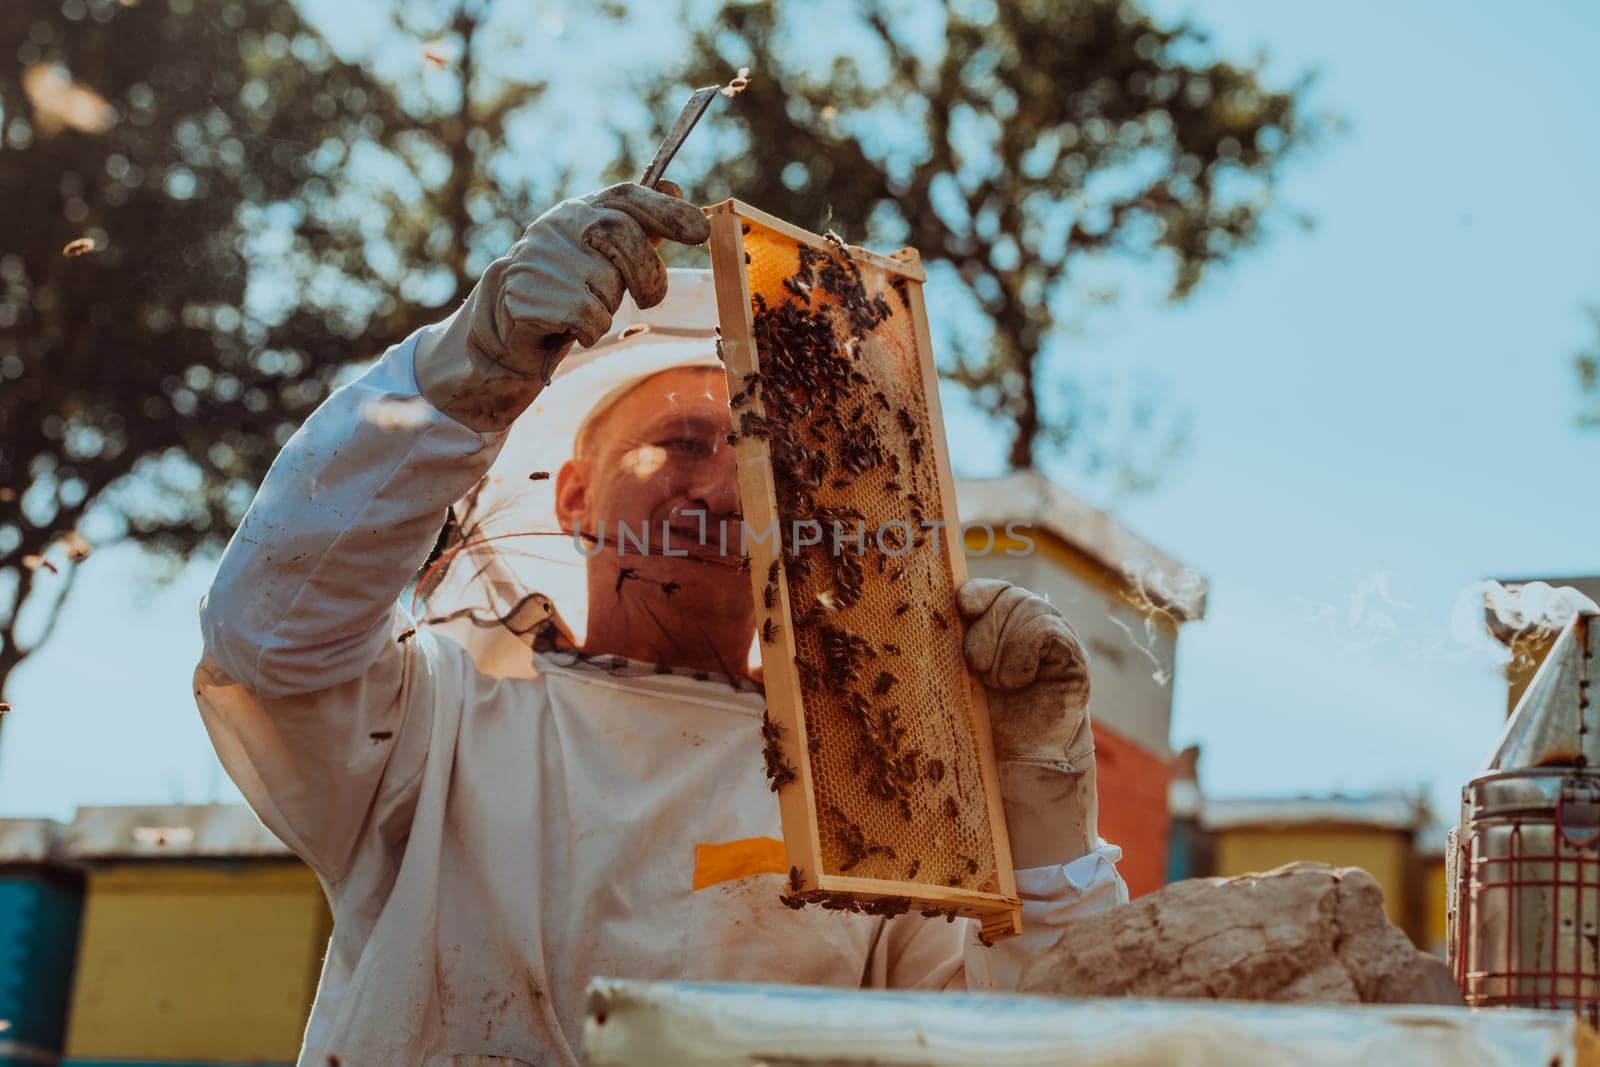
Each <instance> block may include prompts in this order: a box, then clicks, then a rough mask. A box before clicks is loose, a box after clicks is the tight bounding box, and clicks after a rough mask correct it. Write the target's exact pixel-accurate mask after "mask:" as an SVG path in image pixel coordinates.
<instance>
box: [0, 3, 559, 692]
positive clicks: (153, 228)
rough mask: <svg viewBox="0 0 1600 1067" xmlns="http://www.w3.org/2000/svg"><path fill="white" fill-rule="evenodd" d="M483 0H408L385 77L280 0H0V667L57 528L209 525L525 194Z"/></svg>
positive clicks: (43, 608) (32, 613)
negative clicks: (396, 66) (490, 62)
mask: <svg viewBox="0 0 1600 1067" xmlns="http://www.w3.org/2000/svg"><path fill="white" fill-rule="evenodd" d="M491 6H492V5H484V4H473V3H467V4H461V5H458V4H454V3H442V4H440V5H428V4H424V3H413V4H407V5H402V6H401V8H402V10H403V13H404V19H405V21H404V22H399V21H397V23H396V24H395V26H394V27H392V28H391V30H392V32H391V33H390V34H389V36H388V38H387V40H388V42H389V44H390V45H391V52H392V51H394V49H395V48H398V50H399V54H400V57H401V62H402V63H406V62H409V64H410V68H411V69H410V70H409V71H408V76H407V77H405V78H403V79H402V78H395V79H389V80H380V79H378V78H376V77H375V76H373V75H372V74H370V73H369V72H368V70H367V69H366V65H365V64H364V63H363V62H361V61H359V60H357V61H352V60H346V59H341V58H340V57H339V56H338V55H336V54H335V52H334V51H333V49H332V48H331V47H330V45H329V43H328V42H327V41H326V40H325V39H324V38H323V37H322V36H321V35H319V34H318V33H317V32H316V31H315V30H314V29H313V28H312V27H311V26H310V25H308V24H307V23H306V22H305V21H304V20H303V19H302V18H301V16H300V15H299V14H298V12H297V9H296V8H295V7H294V6H293V5H291V4H288V3H284V2H281V0H144V2H136V3H126V2H119V0H10V2H8V3H6V4H5V5H0V57H4V61H3V62H0V108H3V118H0V135H3V138H0V203H4V204H5V205H6V207H7V210H6V211H5V212H4V213H0V685H3V682H4V680H5V677H6V676H7V674H8V673H9V671H10V670H11V669H12V668H13V667H14V666H15V665H16V664H17V662H19V661H20V659H21V658H22V657H23V656H25V655H26V653H27V652H28V651H30V650H31V649H32V648H34V647H37V645H38V644H39V643H40V642H41V641H42V640H43V639H44V637H45V636H47V635H48V633H49V629H50V626H51V624H52V623H53V621H54V619H55V618H56V609H58V608H59V606H60V603H61V601H62V599H63V598H64V597H65V594H66V592H67V590H68V588H70V585H71V581H72V579H73V577H74V575H75V573H76V570H77V568H76V566H75V565H74V561H73V560H72V558H71V556H72V553H71V552H69V551H67V550H66V548H65V546H64V545H63V544H62V542H61V538H62V537H63V536H64V535H67V534H69V533H70V532H71V531H73V530H77V529H81V530H83V531H84V532H86V533H88V535H89V537H90V539H91V540H93V541H94V542H95V543H97V544H101V545H104V544H106V543H108V542H111V541H115V540H117V539H119V538H122V537H127V538H131V539H133V540H135V541H137V542H138V543H140V544H142V545H144V546H146V547H149V548H153V549H156V550H159V551H163V552H165V553H168V554H170V555H171V556H172V557H173V558H177V559H181V558H183V557H185V556H187V555H188V554H190V553H192V552H193V551H195V550H196V549H199V548H203V547H208V546H210V547H215V546H219V545H220V544H221V543H222V542H223V541H224V540H225V539H226V538H227V536H228V535H229V534H230V533H231V532H232V530H233V528H234V526H235V524H236V523H237V522H238V520H239V518H240V517H241V516H242V513H243V510H244V507H245V506H246V504H247V503H248V501H249V499H250V496H251V494H252V493H253V492H254V490H255V486H256V485H257V484H258V483H259V481H260V479H261V477H262V476H263V475H264V474H265V472H266V469H267V466H268V464H270V462H271V461H272V458H273V456H274V455H275V454H276V452H277V449H278V448H279V446H280V445H281V444H282V443H283V442H284V441H285V440H287V438H288V436H289V435H290V434H291V433H292V432H293V431H294V429H295V427H296V426H298V425H299V423H300V421H301V420H302V419H303V418H304V417H305V416H306V415H307V414H308V413H309V412H310V411H311V410H312V408H313V407H315V406H316V404H317V403H318V402H319V401H320V400H321V399H322V398H323V397H324V396H325V395H326V393H327V391H328V389H329V387H330V385H331V384H332V383H333V381H334V377H335V375H336V374H337V372H338V370H339V369H340V368H341V367H342V366H344V365H346V364H347V363H349V362H351V361H355V360H361V359H366V358H371V357H372V356H375V355H377V354H378V353H379V352H381V351H382V350H383V349H384V348H385V347H386V346H387V345H389V344H391V343H393V342H395V341H397V340H399V339H401V338H403V337H404V336H405V335H406V334H407V333H409V332H410V331H411V330H413V329H415V328H416V327H418V326H420V325H422V324H424V323H426V322H429V321H433V320H434V319H437V318H438V317H440V315H441V313H442V312H441V308H442V307H443V306H446V305H449V304H451V303H453V302H454V301H456V300H458V299H459V298H460V296H462V295H463V294H464V292H465V290H466V288H467V286H468V285H470V283H471V280H472V279H473V278H475V277H476V275H477V273H478V271H480V270H481V269H482V267H483V266H484V264H485V263H487V261H488V259H489V258H490V257H491V256H492V255H496V254H499V253H500V252H501V251H503V250H504V249H505V248H506V247H507V246H508V245H509V244H510V243H511V241H512V240H513V239H514V237H515V235H516V233H517V232H519V231H520V227H521V225H522V224H523V223H525V222H526V221H527V219H528V218H530V217H531V215H530V212H531V210H532V205H533V204H534V203H535V202H536V199H535V197H534V195H533V193H532V191H531V190H532V189H533V188H534V187H535V185H536V184H538V183H536V182H535V181H534V180H533V179H530V178H529V177H527V176H526V175H525V174H518V173H515V172H513V171H510V170H508V169H507V168H505V167H503V166H501V167H498V168H497V166H496V164H497V160H498V156H497V151H498V149H499V146H500V145H501V144H502V140H503V137H504V135H505V127H506V124H507V123H508V122H510V121H512V120H513V119H514V117H515V115H516V113H517V112H518V110H519V109H520V108H522V107H523V106H525V105H527V104H529V103H531V102H533V101H536V100H537V99H538V96H539V87H538V85H537V84H534V83H532V82H530V80H529V79H527V78H525V77H524V78H520V79H518V78H510V79H508V78H506V77H504V76H500V75H498V74H496V72H494V71H493V70H488V69H485V68H486V66H487V64H486V63H484V62H482V60H483V58H484V55H485V53H487V52H489V51H491V50H490V49H489V48H488V47H487V45H486V43H485V42H484V41H482V40H481V39H480V38H481V37H482V34H481V32H480V31H481V29H482V23H483V20H484V19H485V18H487V17H488V15H489V13H490V12H489V8H490V7H491ZM430 40H431V41H434V42H435V44H436V46H437V47H438V48H439V49H440V50H441V51H444V52H446V53H447V58H446V59H445V61H443V62H439V63H429V62H427V61H426V60H425V59H424V57H423V55H422V52H423V48H422V42H424V41H430ZM364 58H366V57H363V59H364ZM13 60H14V62H13ZM25 83H26V84H25ZM464 86H471V91H470V92H467V91H463V87H464ZM30 90H31V92H30ZM558 182H559V176H557V177H556V178H555V179H554V180H551V179H550V178H548V177H546V178H545V180H544V181H543V183H542V186H541V188H542V192H541V193H540V195H539V196H538V197H537V202H538V203H539V204H540V205H541V206H543V205H544V203H545V202H546V199H547V197H549V196H550V194H551V192H552V188H551V186H552V185H554V184H556V183H558ZM86 236H87V237H88V238H90V239H91V240H92V241H93V243H94V244H95V246H96V248H95V251H93V252H90V253H88V254H84V255H79V256H66V255H64V254H63V249H64V247H65V246H67V245H68V244H69V243H70V242H74V241H77V240H79V239H81V238H84V237H86ZM52 546H54V547H52ZM41 554H42V556H43V558H44V559H45V560H46V561H48V564H49V566H45V567H39V566H38V564H37V557H40V556H41ZM30 557H35V559H33V560H30ZM25 561H28V562H32V563H33V564H34V566H27V565H25ZM51 568H54V570H55V572H56V573H54V574H52V573H51ZM24 623H26V625H23V624H24Z"/></svg>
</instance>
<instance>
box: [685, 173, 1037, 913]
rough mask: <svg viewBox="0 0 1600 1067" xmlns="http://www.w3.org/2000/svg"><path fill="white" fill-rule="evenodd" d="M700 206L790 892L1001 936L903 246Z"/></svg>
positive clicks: (914, 279)
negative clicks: (973, 921)
mask: <svg viewBox="0 0 1600 1067" xmlns="http://www.w3.org/2000/svg"><path fill="white" fill-rule="evenodd" d="M707 215H708V216H709V218H710V220H711V257H712V267H713V272H714V275H715V284H716V294H717V309H718V316H719V319H720V324H721V326H720V329H721V339H720V342H719V344H720V351H721V355H722V358H723V361H724V364H725V366H726V370H727V375H728V388H729V393H730V396H731V397H732V400H731V403H732V405H733V419H734V426H735V430H736V434H735V445H736V448H735V451H736V454H737V456H738V462H739V486H740V493H741V500H742V510H743V514H744V522H745V526H746V531H747V541H746V551H747V552H748V554H749V557H750V579H751V588H752V591H753V593H754V595H755V598H756V603H757V608H758V612H759V614H760V616H761V626H762V639H761V641H760V645H761V656H762V666H763V671H764V675H765V684H766V690H767V714H768V717H769V722H770V724H771V725H770V727H769V738H770V743H769V756H768V765H769V772H771V773H773V774H774V777H775V783H776V784H777V786H778V789H777V792H778V801H779V806H780V810H781V813H782V820H783V831H784V841H785V845H786V848H787V850H788V854H789V860H790V863H791V865H792V866H793V868H794V871H793V874H794V877H793V879H792V885H791V893H790V894H789V895H788V897H789V900H790V902H792V903H795V904H797V905H798V904H799V903H800V902H801V901H807V902H811V903H819V902H824V901H826V902H827V903H828V905H829V906H833V907H840V908H845V909H849V910H858V909H859V910H865V911H868V912H872V913H877V914H892V913H896V912H898V911H901V910H907V909H910V910H913V911H920V912H922V913H923V914H928V915H943V914H957V915H963V916H974V917H979V918H981V919H983V920H984V934H985V937H988V938H994V937H1002V936H1007V935H1009V934H1013V933H1016V932H1018V931H1019V930H1020V928H1021V927H1020V921H1019V918H1018V916H1019V909H1020V904H1019V901H1018V898H1017V890H1016V878H1015V873H1014V871H1013V870H1012V864H1011V853H1010V846H1009V842H1008V841H1007V838H1006V829H1005V813H1004V809H1003V807H1002V805H1001V801H1000V791H999V784H998V775H997V773H996V769H995V761H994V752H993V748H992V742H991V739H990V733H989V718H988V707H987V704H986V702H985V697H984V691H983V687H982V685H981V684H979V683H978V681H977V680H976V679H974V678H973V677H972V676H971V674H970V673H969V672H968V671H967V669H966V664H965V659H964V656H963V653H962V637H963V631H962V624H961V620H960V617H959V615H958V613H957V612H956V609H955V590H956V589H957V588H959V586H960V585H961V583H962V582H964V581H965V580H966V577H967V572H966V560H965V557H964V556H963V554H962V551H961V548H960V541H959V532H958V531H959V529H960V524H959V520H958V517H957V514H956V506H955V484H954V478H953V475H952V472H951V468H950V461H949V454H948V450H947V447H946V444H945V439H944V424H943V417H942V414H941V411H940V406H939V392H938V375H937V371H936V368H935V365H934V360H933V350H932V346H931V344H930V342H929V337H928V324H927V312H926V307H925V304H924V300H923V294H922V283H923V281H924V278H925V276H924V274H923V271H922V269H921V265H920V262H919V260H918V257H917V254H916V252H915V251H914V250H911V249H906V250H903V251H901V252H897V253H895V254H894V255H892V256H882V255H877V254H874V253H871V252H868V251H866V250H863V249H858V248H849V247H846V246H844V245H843V244H841V243H838V242H835V241H832V240H830V239H828V238H824V237H820V236H818V235H816V234H813V233H809V232H807V231H805V230H803V229H800V228H799V227H796V226H794V225H792V224H790V223H787V222H784V221H783V220H781V219H777V218H774V217H773V216H771V215H768V214H766V213H764V212H760V211H757V210H755V209H754V208H751V207H749V206H748V205H745V204H742V203H740V202H738V201H736V200H729V201H726V202H724V203H721V204H718V205H716V206H714V207H711V208H708V209H707ZM797 523H800V524H801V525H796V524H797ZM813 524H814V525H815V527H816V529H815V531H813V530H812V529H811V525H813ZM941 524H942V525H941ZM813 534H815V536H816V537H817V538H818V541H817V542H816V543H808V542H810V541H811V538H812V536H813ZM852 558H853V561H852Z"/></svg>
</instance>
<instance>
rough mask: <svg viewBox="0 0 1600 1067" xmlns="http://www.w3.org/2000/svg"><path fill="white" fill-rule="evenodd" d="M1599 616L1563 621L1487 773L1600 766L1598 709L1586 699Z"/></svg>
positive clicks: (1584, 614)
mask: <svg viewBox="0 0 1600 1067" xmlns="http://www.w3.org/2000/svg"><path fill="white" fill-rule="evenodd" d="M1596 619H1600V615H1597V614H1595V613H1593V612H1580V613H1579V614H1577V615H1574V616H1573V617H1572V618H1571V619H1570V620H1568V622H1567V624H1566V626H1564V627H1563V628H1562V630H1561V634H1560V636H1559V637H1557V638H1556V643H1555V645H1554V646H1553V647H1552V648H1551V649H1550V652H1549V654H1548V655H1547V656H1545V660H1544V663H1542V664H1541V665H1540V666H1539V670H1538V673H1536V674H1535V675H1534V676H1533V681H1531V682H1530V683H1529V684H1528V690H1527V692H1525V693H1523V694H1522V699H1521V700H1520V701H1518V702H1517V708H1516V710H1515V711H1513V712H1512V713H1511V718H1510V719H1509V720H1508V721H1507V722H1506V728H1505V732H1504V733H1502V734H1501V735H1500V741H1499V743H1498V744H1497V745H1496V746H1495V751H1494V755H1493V756H1492V757H1491V758H1490V760H1489V769H1490V770H1503V771H1511V770H1519V769H1522V768H1526V767H1584V766H1588V767H1600V709H1596V708H1595V707H1594V703H1593V701H1592V700H1591V699H1590V695H1589V682H1590V672H1591V670H1593V669H1594V655H1595V652H1596V650H1597V648H1596V641H1597V639H1600V626H1597V625H1594V623H1595V620H1596Z"/></svg>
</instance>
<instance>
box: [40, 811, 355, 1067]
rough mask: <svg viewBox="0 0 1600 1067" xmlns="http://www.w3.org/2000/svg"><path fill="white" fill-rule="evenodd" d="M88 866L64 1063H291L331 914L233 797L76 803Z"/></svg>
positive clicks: (71, 842) (302, 869) (80, 853)
mask: <svg viewBox="0 0 1600 1067" xmlns="http://www.w3.org/2000/svg"><path fill="white" fill-rule="evenodd" d="M65 851H66V853H67V855H69V856H70V857H72V858H74V859H76V860H78V861H80V862H82V863H84V864H85V865H86V866H87V867H88V871H89V875H88V879H89V881H88V894H87V898H86V901H85V905H84V913H83V929H82V934H81V936H80V939H79V953H78V975H77V980H76V982H75V984H74V988H73V996H72V1010H71V1016H70V1020H69V1023H68V1028H67V1040H66V1056H65V1059H64V1061H63V1062H64V1064H67V1065H79V1064H81V1065H84V1067H90V1065H93V1067H102V1065H105V1064H109V1063H118V1062H126V1061H132V1062H137V1063H140V1064H149V1065H166V1064H195V1063H235V1064H242V1063H251V1064H285V1065H287V1064H290V1063H293V1062H294V1060H295V1057H296V1056H297V1055H298V1053H299V1048H300V1037H301V1034H302V1033H303V1032H304V1030H305V1021H306V1016H307V1014H308V1012H309V1011H310V1008H311V1001H312V997H313V995H314V994H315V991H316V986H317V976H318V972H319V970H320V967H321V962H322V956H323V953H324V951H325V950H326V946H327V943H328V935H329V932H330V930H331V928H332V920H331V917H330V916H329V914H328V909H327V905H326V904H325V903H324V900H323V895H322V889H321V886H320V885H319V884H318V882H317V879H316V876H315V875H314V874H312V873H311V871H310V870H309V869H308V868H306V866H305V865H304V864H302V863H301V862H300V861H299V860H298V859H296V858H295V857H294V856H293V855H292V854H290V852H289V850H288V849H287V848H285V847H284V846H283V845H282V844H281V843H280V842H279V841H278V840H277V839H276V838H274V837H273V836H272V835H271V834H270V833H268V832H267V830H266V829H265V828H264V827H262V826H261V824H260V823H259V822H258V821H257V820H256V818H255V816H254V815H253V814H251V812H250V811H249V809H247V808H244V807H240V806H234V805H197V806H171V807H158V808H142V807H125V808H124V807H117V808H109V807H108V808H80V809H79V811H78V816H77V818H76V819H75V820H74V822H73V824H72V827H71V829H70V831H69V833H68V836H67V839H66V842H65Z"/></svg>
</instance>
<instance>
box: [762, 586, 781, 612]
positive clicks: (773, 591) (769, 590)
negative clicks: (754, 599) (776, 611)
mask: <svg viewBox="0 0 1600 1067" xmlns="http://www.w3.org/2000/svg"><path fill="white" fill-rule="evenodd" d="M761 599H762V601H763V602H764V603H765V604H766V606H767V610H768V611H771V610H772V605H773V604H774V603H776V602H777V599H778V587H777V586H775V585H773V584H772V583H771V582H768V583H767V587H766V589H764V590H762V593H761Z"/></svg>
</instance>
